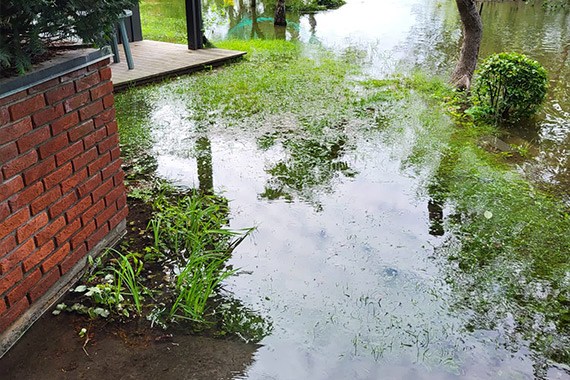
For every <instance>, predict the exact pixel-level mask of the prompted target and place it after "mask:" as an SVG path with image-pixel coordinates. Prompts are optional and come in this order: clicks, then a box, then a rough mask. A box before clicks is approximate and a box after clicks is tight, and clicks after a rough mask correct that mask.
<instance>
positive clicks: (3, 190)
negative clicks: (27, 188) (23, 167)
mask: <svg viewBox="0 0 570 380" xmlns="http://www.w3.org/2000/svg"><path fill="white" fill-rule="evenodd" d="M23 188H24V180H23V179H22V177H21V176H18V177H14V178H12V179H9V180H7V181H4V182H2V183H1V184H0V202H4V201H5V200H6V199H8V198H9V197H11V196H12V195H14V194H16V193H17V192H18V191H20V190H22V189H23Z"/></svg>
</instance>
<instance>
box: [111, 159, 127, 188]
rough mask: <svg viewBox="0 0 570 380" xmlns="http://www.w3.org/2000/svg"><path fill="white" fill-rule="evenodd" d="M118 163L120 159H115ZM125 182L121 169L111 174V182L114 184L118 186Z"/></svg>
mask: <svg viewBox="0 0 570 380" xmlns="http://www.w3.org/2000/svg"><path fill="white" fill-rule="evenodd" d="M117 161H118V162H119V164H121V160H117ZM121 183H122V184H124V183H125V173H124V172H123V171H122V170H119V171H118V172H117V174H115V175H114V176H113V184H114V185H115V186H119V185H120V184H121Z"/></svg>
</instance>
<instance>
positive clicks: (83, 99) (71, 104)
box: [63, 92, 91, 113]
mask: <svg viewBox="0 0 570 380" xmlns="http://www.w3.org/2000/svg"><path fill="white" fill-rule="evenodd" d="M90 101H91V97H90V96H89V93H88V92H82V93H81V94H77V95H74V96H72V97H71V98H68V99H65V101H64V102H63V107H64V108H65V112H66V113H69V112H71V111H73V110H76V109H78V108H80V107H83V106H84V105H86V104H89V102H90Z"/></svg>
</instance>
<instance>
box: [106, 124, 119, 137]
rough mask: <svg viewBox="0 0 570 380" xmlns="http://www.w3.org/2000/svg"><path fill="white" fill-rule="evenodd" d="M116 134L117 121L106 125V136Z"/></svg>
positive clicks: (117, 129)
mask: <svg viewBox="0 0 570 380" xmlns="http://www.w3.org/2000/svg"><path fill="white" fill-rule="evenodd" d="M117 132H119V125H118V124H117V120H114V121H112V122H111V123H109V124H107V136H111V135H112V134H113V133H117Z"/></svg>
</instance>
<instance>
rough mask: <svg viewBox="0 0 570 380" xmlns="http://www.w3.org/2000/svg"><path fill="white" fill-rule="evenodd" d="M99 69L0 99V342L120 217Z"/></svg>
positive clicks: (120, 191) (107, 79)
mask: <svg viewBox="0 0 570 380" xmlns="http://www.w3.org/2000/svg"><path fill="white" fill-rule="evenodd" d="M108 64H109V59H106V60H104V61H101V62H99V63H96V64H93V65H91V66H89V67H85V68H82V69H79V70H76V71H73V72H71V73H68V74H66V75H63V76H61V77H59V78H55V79H52V80H50V81H48V82H45V83H42V84H40V85H37V86H35V87H32V88H29V89H27V90H23V91H20V92H18V93H16V94H14V95H11V96H8V97H4V98H0V165H1V170H0V180H1V184H0V334H1V333H2V332H3V331H5V330H6V329H7V328H8V327H9V326H10V325H11V324H12V323H13V322H14V321H16V320H17V319H18V317H20V316H21V315H22V314H23V313H24V312H25V311H26V310H27V309H28V308H30V306H31V305H33V304H34V303H36V302H38V299H40V297H42V295H44V293H46V291H47V290H48V289H50V288H51V287H52V286H62V284H61V281H58V280H59V279H60V278H62V276H64V275H65V274H66V273H68V272H69V271H70V270H71V269H72V268H74V267H76V264H77V263H78V262H79V260H80V259H81V258H83V257H85V256H86V255H87V253H88V252H90V251H91V252H90V253H93V252H92V250H93V248H94V247H95V246H96V245H97V243H99V242H100V241H101V240H102V239H103V238H105V237H106V236H107V235H109V233H110V232H111V231H116V230H117V226H118V225H119V223H120V222H121V221H123V220H124V219H125V217H126V215H127V206H126V195H125V189H124V185H123V172H122V170H121V159H120V157H119V138H118V135H117V122H116V121H115V109H114V107H113V103H114V100H113V92H112V91H113V84H112V82H111V69H110V68H109V67H108ZM62 280H63V279H62Z"/></svg>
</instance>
